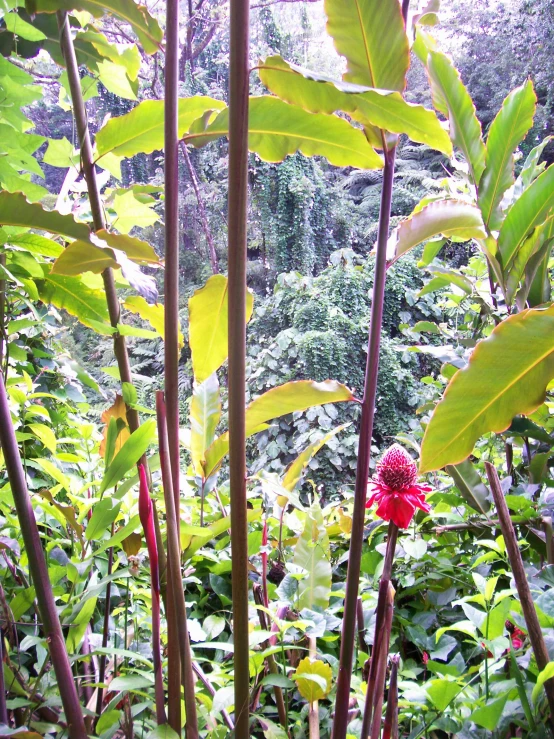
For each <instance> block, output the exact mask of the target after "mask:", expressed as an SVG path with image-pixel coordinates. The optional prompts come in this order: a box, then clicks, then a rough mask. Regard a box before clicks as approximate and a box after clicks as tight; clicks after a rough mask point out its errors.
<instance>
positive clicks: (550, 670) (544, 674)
mask: <svg viewBox="0 0 554 739" xmlns="http://www.w3.org/2000/svg"><path fill="white" fill-rule="evenodd" d="M547 680H554V662H549V663H548V664H547V665H546V667H545V668H544V670H541V672H540V673H539V676H538V677H537V682H536V683H535V687H534V688H533V693H532V694H531V698H532V700H533V703H536V702H537V701H538V699H539V696H540V694H541V691H542V687H543V685H544V684H545V682H546V681H547Z"/></svg>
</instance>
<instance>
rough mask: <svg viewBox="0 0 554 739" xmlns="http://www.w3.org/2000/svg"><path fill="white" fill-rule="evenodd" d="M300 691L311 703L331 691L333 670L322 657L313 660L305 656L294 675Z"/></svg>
mask: <svg viewBox="0 0 554 739" xmlns="http://www.w3.org/2000/svg"><path fill="white" fill-rule="evenodd" d="M293 678H294V680H295V681H296V686H297V688H298V692H299V693H300V695H301V696H302V698H304V700H307V701H308V702H309V703H313V702H314V701H317V700H321V699H322V698H325V696H326V695H328V694H329V693H330V692H331V685H332V682H333V670H332V669H331V666H330V665H329V664H327V662H323V661H322V660H320V659H316V660H314V661H312V660H311V659H310V658H309V657H304V659H302V660H300V662H299V663H298V667H297V668H296V672H295V673H294V675H293Z"/></svg>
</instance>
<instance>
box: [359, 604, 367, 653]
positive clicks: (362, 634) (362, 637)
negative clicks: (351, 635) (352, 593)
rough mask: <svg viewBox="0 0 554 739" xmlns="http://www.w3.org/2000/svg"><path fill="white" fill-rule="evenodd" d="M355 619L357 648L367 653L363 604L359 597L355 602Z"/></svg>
mask: <svg viewBox="0 0 554 739" xmlns="http://www.w3.org/2000/svg"><path fill="white" fill-rule="evenodd" d="M356 620H357V622H358V649H359V650H360V651H361V652H365V653H366V654H367V653H368V649H367V644H366V642H365V623H364V606H363V603H362V599H361V598H358V602H357V603H356Z"/></svg>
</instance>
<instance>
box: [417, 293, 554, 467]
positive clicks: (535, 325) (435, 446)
mask: <svg viewBox="0 0 554 739" xmlns="http://www.w3.org/2000/svg"><path fill="white" fill-rule="evenodd" d="M552 377H554V307H550V308H548V309H547V310H538V309H530V310H526V311H523V312H522V313H518V314H516V315H512V316H510V317H509V318H507V319H506V320H505V321H503V322H502V323H501V324H500V325H499V326H497V327H496V328H495V329H494V330H493V332H492V333H491V335H490V336H489V338H487V339H485V340H484V341H481V342H479V344H478V345H477V346H476V348H475V349H474V351H473V353H472V355H471V358H470V360H469V365H468V366H467V367H465V368H464V369H462V370H460V371H458V372H457V373H456V374H455V375H454V377H453V378H452V380H451V381H450V383H449V385H448V387H447V389H446V391H445V394H444V396H443V399H442V400H441V401H440V402H439V404H438V405H437V407H436V408H435V411H434V413H433V415H432V417H431V420H430V422H429V424H428V426H427V429H426V431H425V436H424V438H423V444H422V447H421V462H420V471H421V472H422V473H423V472H430V471H432V470H437V469H440V468H441V467H444V466H445V465H447V464H457V463H458V462H461V461H463V460H464V459H465V458H466V457H468V456H469V455H470V454H471V452H472V450H473V447H474V444H475V442H476V441H477V439H479V437H480V436H482V435H483V434H485V433H487V432H489V431H493V432H497V433H498V432H500V431H504V430H505V429H507V428H508V427H509V426H510V423H511V421H512V419H513V418H514V416H516V415H518V414H523V415H529V414H530V413H532V412H533V411H534V410H535V409H536V408H538V406H539V405H541V403H542V402H543V401H544V397H545V392H546V386H547V384H548V382H549V381H550V380H551V378H552Z"/></svg>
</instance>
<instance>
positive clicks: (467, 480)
mask: <svg viewBox="0 0 554 739" xmlns="http://www.w3.org/2000/svg"><path fill="white" fill-rule="evenodd" d="M446 471H447V472H448V474H449V475H450V477H451V478H452V479H453V480H454V483H455V485H456V487H457V488H458V490H459V491H460V494H461V496H462V498H463V499H464V500H465V501H466V503H468V504H469V505H470V506H471V507H472V508H473V509H474V510H476V511H479V513H483V514H485V515H486V514H487V511H488V510H489V509H490V507H491V504H490V500H489V498H490V493H489V489H488V488H487V486H486V485H485V484H484V482H483V481H482V480H481V477H480V475H479V473H478V472H477V470H476V469H475V467H474V466H473V465H472V463H471V462H470V461H469V459H466V460H465V461H464V462H460V464H449V465H447V466H446Z"/></svg>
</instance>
